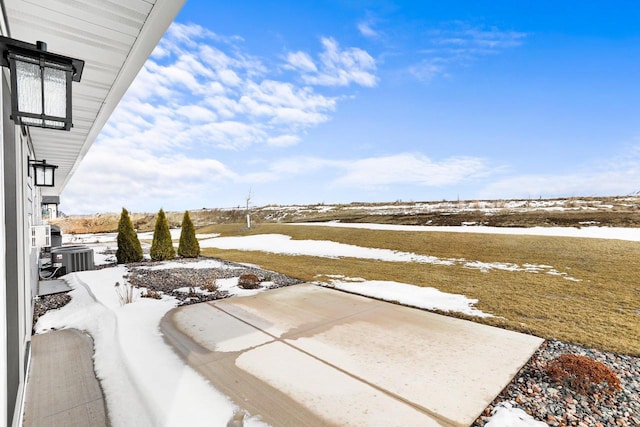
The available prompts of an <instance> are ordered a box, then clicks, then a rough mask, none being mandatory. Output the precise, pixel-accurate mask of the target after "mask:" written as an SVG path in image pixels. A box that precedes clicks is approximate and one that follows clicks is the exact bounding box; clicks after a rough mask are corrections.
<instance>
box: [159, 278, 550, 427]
mask: <svg viewBox="0 0 640 427" xmlns="http://www.w3.org/2000/svg"><path fill="white" fill-rule="evenodd" d="M161 329H162V331H163V332H164V335H165V338H166V340H167V341H168V342H169V343H171V344H172V345H173V346H174V348H175V349H176V350H177V351H178V353H180V354H181V355H182V356H183V357H184V358H185V359H186V360H187V362H188V363H189V364H190V365H191V366H192V367H193V368H195V369H196V370H198V371H199V372H200V373H201V374H202V375H204V376H205V377H206V378H207V379H208V380H209V381H211V383H212V384H213V385H214V386H215V387H216V388H218V389H219V390H220V391H222V392H223V393H225V394H226V395H228V396H229V397H231V398H232V399H233V400H234V401H235V403H236V404H238V405H239V406H241V407H243V408H244V409H246V410H247V411H249V412H250V413H251V414H254V415H260V416H261V417H262V419H263V420H264V421H266V422H268V423H270V424H272V425H283V426H284V425H305V426H326V425H340V426H347V425H353V426H356V425H357V426H362V425H367V426H375V425H380V426H390V425H399V426H400V425H402V426H407V425H421V426H468V425H469V424H471V423H472V422H473V421H474V420H475V418H477V416H478V415H480V413H481V412H482V411H483V410H484V408H485V407H486V406H487V405H488V404H489V403H490V402H491V401H492V400H493V399H494V398H495V396H497V395H498V394H499V393H500V391H501V390H502V389H503V388H504V387H505V386H506V385H507V384H508V382H509V381H510V380H511V379H512V378H513V376H514V375H515V374H516V373H517V372H518V370H519V369H520V368H521V367H522V366H523V365H524V364H525V363H526V362H527V360H528V359H529V357H530V356H531V355H532V354H533V353H534V352H535V350H536V349H537V348H538V347H539V345H540V344H541V343H542V341H543V340H542V339H540V338H536V337H533V336H529V335H523V334H519V333H515V332H511V331H507V330H503V329H499V328H494V327H489V326H484V325H479V324H476V323H473V322H469V321H464V320H460V319H455V318H450V317H446V316H440V315H436V314H433V313H429V312H426V311H421V310H416V309H411V308H407V307H403V306H399V305H395V304H390V303H385V302H381V301H376V300H372V299H369V298H364V297H360V296H356V295H351V294H346V293H343V292H339V291H335V290H331V289H326V288H322V287H318V286H314V285H308V284H305V285H297V286H291V287H287V288H281V289H276V290H272V291H268V292H264V293H261V294H257V295H255V296H251V297H242V298H230V299H226V300H219V301H213V302H210V303H206V304H196V305H190V306H183V307H180V308H177V309H174V310H172V311H171V312H169V313H168V314H167V315H166V316H165V318H164V319H163V321H162V324H161Z"/></svg>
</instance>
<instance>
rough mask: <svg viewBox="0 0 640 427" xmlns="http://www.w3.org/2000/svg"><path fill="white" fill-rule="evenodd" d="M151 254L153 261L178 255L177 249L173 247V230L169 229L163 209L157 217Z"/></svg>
mask: <svg viewBox="0 0 640 427" xmlns="http://www.w3.org/2000/svg"><path fill="white" fill-rule="evenodd" d="M150 255H151V259H152V260H153V261H164V260H167V259H172V258H175V257H176V250H175V249H174V248H173V241H172V240H171V232H170V231H169V221H167V216H166V215H165V213H164V210H162V209H160V211H159V212H158V216H157V217H156V225H155V228H154V230H153V242H151V252H150Z"/></svg>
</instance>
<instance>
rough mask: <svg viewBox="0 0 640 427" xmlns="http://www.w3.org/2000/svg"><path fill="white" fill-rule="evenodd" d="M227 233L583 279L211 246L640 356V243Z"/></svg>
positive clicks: (308, 276) (289, 228)
mask: <svg viewBox="0 0 640 427" xmlns="http://www.w3.org/2000/svg"><path fill="white" fill-rule="evenodd" d="M198 231H199V232H205V233H220V234H221V235H225V236H229V235H252V234H264V233H280V234H286V235H289V236H291V237H292V238H294V239H314V240H331V241H335V242H341V243H347V244H352V245H358V246H363V247H371V248H385V249H394V250H398V251H405V252H413V253H416V254H422V255H432V256H437V257H440V258H465V259H467V260H469V261H472V260H477V261H483V262H491V263H493V262H503V263H515V264H519V265H523V264H527V263H528V264H536V265H540V264H543V265H549V266H553V267H554V268H555V269H556V270H557V271H559V272H564V273H567V274H568V275H569V276H571V277H573V278H575V279H578V281H570V280H566V279H564V278H562V277H561V276H557V275H550V274H545V273H529V272H522V271H520V272H514V271H495V270H492V271H490V272H482V271H480V270H476V269H469V268H465V267H463V266H462V265H455V266H444V265H430V264H419V263H408V262H407V263H398V262H381V261H374V260H365V259H354V258H340V259H331V258H320V257H310V256H287V255H276V254H271V253H264V252H256V251H238V250H218V249H206V250H204V251H203V254H204V255H208V256H213V257H219V258H224V259H228V260H233V261H238V262H249V263H254V264H258V265H260V266H261V267H263V268H266V269H269V270H273V271H277V272H280V273H284V274H288V275H290V276H293V277H296V278H299V279H302V280H306V281H318V280H325V278H324V276H323V275H343V276H346V277H362V278H364V279H368V280H391V281H397V282H402V283H409V284H413V285H416V286H430V287H434V288H437V289H439V290H440V291H443V292H449V293H455V294H463V295H465V296H467V297H469V298H474V299H477V300H478V303H477V305H476V306H477V308H479V309H481V310H482V311H484V312H486V313H491V314H492V315H494V316H495V317H493V318H487V319H480V318H471V317H470V318H469V319H471V320H473V321H477V322H481V323H486V324H490V325H495V326H499V327H503V328H508V329H512V330H517V331H522V332H526V333H530V334H534V335H537V336H540V337H543V338H556V339H559V340H562V341H568V342H572V343H576V344H582V345H586V346H591V347H596V348H600V349H604V350H609V351H614V352H618V353H626V354H631V355H636V356H640V311H639V310H640V281H639V280H638V278H639V277H640V244H639V243H637V242H627V241H621V240H605V239H587V238H564V237H542V236H519V235H494V234H467V233H443V232H407V231H377V230H375V231H374V230H363V229H349V228H331V227H322V226H304V227H303V226H295V225H288V224H259V225H257V226H255V227H254V228H252V229H250V230H247V229H246V228H244V226H243V225H242V224H222V225H212V226H208V227H204V228H202V229H200V230H198Z"/></svg>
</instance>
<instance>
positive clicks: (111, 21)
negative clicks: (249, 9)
mask: <svg viewBox="0 0 640 427" xmlns="http://www.w3.org/2000/svg"><path fill="white" fill-rule="evenodd" d="M184 2H185V0H4V5H5V9H6V15H7V18H8V23H9V31H10V37H12V38H14V39H18V40H22V41H25V42H28V43H35V42H36V41H43V42H45V43H47V48H48V50H49V51H50V52H53V53H57V54H61V55H65V56H70V57H73V58H78V59H82V60H84V61H85V67H84V72H83V73H82V80H81V81H80V82H79V83H76V82H74V83H73V101H72V102H73V125H74V127H73V128H72V129H71V131H70V132H64V131H59V130H50V129H42V128H33V127H32V128H29V131H30V133H31V137H32V140H33V145H34V150H35V154H36V158H37V159H38V160H42V159H46V160H47V163H51V164H54V165H58V169H57V170H56V186H55V187H53V188H51V189H49V188H46V189H45V188H43V194H46V195H59V194H60V193H61V192H62V190H63V189H64V187H65V186H66V184H67V182H68V181H69V179H70V178H71V175H72V174H73V173H74V172H75V171H76V169H77V168H78V165H79V164H80V162H81V161H82V158H83V157H84V156H85V154H86V153H87V151H88V150H89V148H90V147H91V144H92V143H93V141H94V140H95V139H96V137H97V136H98V134H99V133H100V130H101V129H102V127H103V126H104V124H105V123H106V122H107V120H108V119H109V116H110V115H111V113H112V112H113V110H114V109H115V107H116V106H117V105H118V102H120V99H121V98H122V96H123V95H124V93H125V92H126V91H127V89H128V87H129V85H130V84H131V82H132V81H133V79H134V78H135V76H136V75H137V74H138V72H139V71H140V69H141V68H142V66H143V65H144V63H145V61H146V60H147V58H148V57H149V55H150V54H151V52H152V51H153V49H154V48H155V46H156V45H157V44H158V42H159V41H160V39H161V38H162V36H163V35H164V33H165V31H166V30H167V28H168V27H169V25H170V24H171V22H173V20H174V18H175V16H176V15H177V14H178V11H179V10H180V8H181V7H182V5H183V4H184Z"/></svg>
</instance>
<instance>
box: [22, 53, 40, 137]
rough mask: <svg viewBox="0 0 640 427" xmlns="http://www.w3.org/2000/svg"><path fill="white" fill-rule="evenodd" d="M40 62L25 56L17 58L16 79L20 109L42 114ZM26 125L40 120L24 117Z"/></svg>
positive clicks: (23, 120)
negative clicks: (36, 62) (34, 61)
mask: <svg viewBox="0 0 640 427" xmlns="http://www.w3.org/2000/svg"><path fill="white" fill-rule="evenodd" d="M40 73H41V71H40V66H39V65H38V64H34V63H33V62H32V61H29V60H28V59H27V60H26V58H23V57H17V58H16V79H17V88H16V89H17V92H18V93H17V96H18V110H19V111H22V112H26V113H33V114H42V86H41V85H42V83H41V74H40ZM22 122H23V123H24V124H25V125H29V124H38V123H40V120H38V119H34V118H29V117H23V118H22Z"/></svg>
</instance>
